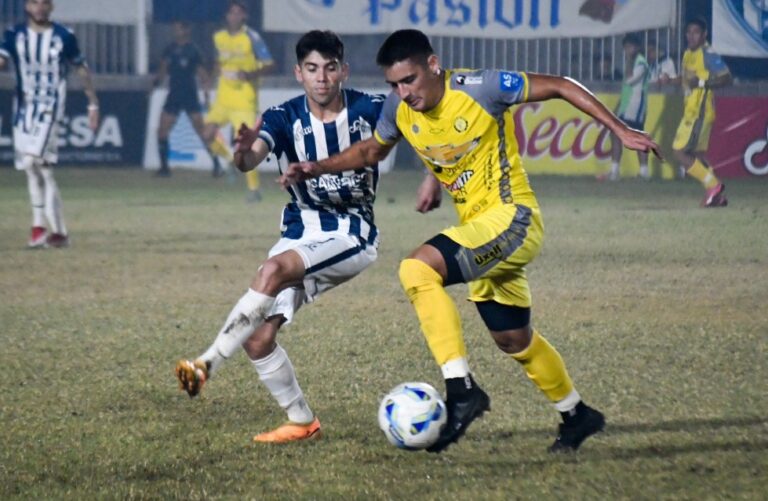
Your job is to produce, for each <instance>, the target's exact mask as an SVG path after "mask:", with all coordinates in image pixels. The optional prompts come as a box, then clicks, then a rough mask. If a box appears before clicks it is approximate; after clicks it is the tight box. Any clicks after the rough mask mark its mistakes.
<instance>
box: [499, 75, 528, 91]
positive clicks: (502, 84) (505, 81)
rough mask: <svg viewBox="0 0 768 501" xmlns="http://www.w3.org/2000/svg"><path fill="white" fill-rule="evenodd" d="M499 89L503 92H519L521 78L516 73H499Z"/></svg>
mask: <svg viewBox="0 0 768 501" xmlns="http://www.w3.org/2000/svg"><path fill="white" fill-rule="evenodd" d="M499 88H500V89H501V90H503V91H505V92H519V91H520V90H521V89H522V88H523V77H521V76H520V75H519V74H517V73H510V72H508V71H502V72H501V73H499Z"/></svg>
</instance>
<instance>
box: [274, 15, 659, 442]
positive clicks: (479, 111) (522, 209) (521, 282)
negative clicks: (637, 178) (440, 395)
mask: <svg viewBox="0 0 768 501" xmlns="http://www.w3.org/2000/svg"><path fill="white" fill-rule="evenodd" d="M376 62H377V63H378V64H379V65H380V66H381V67H382V68H383V69H384V75H385V78H386V80H387V82H388V83H389V84H390V86H391V87H392V93H391V94H390V95H389V96H388V97H387V99H386V101H385V103H384V107H383V108H382V112H381V116H380V117H379V120H378V121H377V124H376V130H375V132H374V136H373V137H372V138H369V139H366V140H364V141H360V142H358V143H355V144H353V145H352V146H350V147H349V148H347V149H346V150H344V151H343V152H341V153H340V154H338V155H334V156H332V157H330V158H327V159H325V160H320V161H307V162H301V163H295V164H291V165H289V166H288V169H287V170H286V171H285V174H283V176H282V178H281V182H282V184H283V185H284V186H291V185H294V184H295V185H296V186H301V184H302V183H306V180H307V179H312V178H317V177H319V176H322V177H325V176H328V175H329V174H333V173H337V172H345V171H349V170H350V169H354V168H358V167H361V166H363V165H369V164H370V163H372V162H376V161H378V160H380V159H381V158H383V157H384V156H385V155H387V154H388V153H389V151H390V150H391V148H392V147H393V146H394V145H395V143H397V141H399V140H400V139H402V138H405V139H406V140H407V141H408V142H409V143H410V144H411V145H412V146H413V147H414V149H415V150H416V152H417V153H418V154H419V156H420V157H421V158H422V160H423V161H424V164H425V165H426V167H427V168H428V169H429V171H430V172H431V173H432V175H433V176H434V177H433V176H432V175H430V176H428V177H427V178H426V179H425V181H424V183H431V184H432V186H434V188H435V191H436V190H439V189H440V188H439V187H440V184H442V186H443V187H445V188H446V189H447V190H448V191H449V192H450V194H451V197H452V198H453V203H454V205H455V207H456V211H457V213H458V216H459V223H458V224H457V225H456V226H453V227H450V228H447V229H445V230H443V231H442V232H441V233H440V234H438V235H436V236H434V237H433V238H431V239H429V240H427V241H426V242H425V243H424V244H422V245H420V246H419V247H417V248H416V249H415V250H414V251H413V252H412V253H411V254H410V255H409V256H408V257H407V258H406V259H404V260H403V261H402V262H401V263H400V273H399V274H400V281H401V283H402V286H403V289H404V291H405V293H406V294H407V296H408V298H409V299H410V301H411V303H412V304H413V307H414V309H415V310H416V315H417V317H418V319H419V322H420V324H421V330H422V332H423V333H424V336H425V337H426V340H427V344H428V346H429V348H430V350H431V351H432V355H433V356H434V358H435V361H436V362H437V363H438V365H439V366H440V369H441V371H442V373H443V377H444V378H445V385H446V407H447V411H448V422H447V423H446V426H445V427H444V428H443V430H442V431H441V433H440V438H439V439H438V441H437V442H436V443H435V444H434V445H432V446H431V447H430V448H428V449H427V450H428V451H430V452H440V451H442V450H444V449H445V448H446V447H448V446H449V445H450V444H452V443H453V442H455V441H457V440H458V439H459V438H460V437H461V436H462V435H463V434H464V432H465V431H466V429H467V427H468V426H469V425H470V423H472V421H474V420H475V419H477V418H478V417H480V416H481V415H482V414H483V413H484V412H486V411H487V410H489V408H490V399H489V397H488V395H487V394H486V393H485V392H484V391H483V390H482V389H481V388H480V386H479V385H478V384H477V382H476V381H475V380H474V378H473V377H472V375H471V373H470V370H469V364H468V361H467V358H466V356H467V350H466V347H465V345H464V339H463V334H462V330H461V319H460V318H459V312H458V310H457V308H456V305H455V304H454V302H453V300H452V299H451V297H450V296H449V295H448V294H447V292H446V290H445V287H447V286H449V285H453V284H458V283H466V284H468V286H469V300H470V301H472V302H474V303H475V305H476V307H477V310H478V312H479V314H480V317H481V318H482V319H483V321H484V322H485V324H486V327H487V328H488V330H489V332H490V334H491V337H492V338H493V340H494V341H495V342H496V345H497V346H498V347H499V349H500V350H501V351H503V352H505V353H507V354H509V356H510V358H511V359H512V360H514V361H515V362H517V363H519V364H520V365H521V366H522V368H523V369H524V370H525V372H526V374H527V375H528V377H529V378H530V379H531V381H533V383H534V384H535V385H536V386H537V388H538V389H539V390H540V391H541V392H542V393H543V394H544V395H545V396H546V397H547V399H548V400H549V401H550V402H551V403H552V404H553V407H554V408H555V409H556V410H557V411H559V412H560V415H561V417H562V420H563V422H562V424H561V425H560V428H559V430H558V436H557V438H556V439H555V442H554V443H553V444H552V446H551V447H550V450H551V451H553V452H560V451H574V450H576V449H577V448H578V447H579V446H580V445H581V443H582V442H583V441H584V440H585V439H586V438H587V437H589V436H590V435H593V434H594V433H597V432H598V431H600V430H601V429H602V428H603V426H604V425H605V418H604V417H603V415H602V413H600V412H599V411H597V410H595V409H593V408H591V407H589V406H587V405H586V404H585V403H584V402H582V400H581V396H580V395H579V393H578V391H577V390H576V388H575V386H574V384H573V381H571V378H570V376H569V375H568V372H567V370H566V368H565V363H564V362H563V359H562V358H561V356H560V354H559V353H558V352H557V350H555V348H554V347H553V346H552V345H551V344H550V343H549V342H547V340H546V339H545V338H544V336H542V335H541V334H540V333H539V332H538V331H537V330H536V329H534V328H533V326H532V325H531V293H530V289H529V286H528V279H527V277H526V272H525V267H526V265H527V264H528V263H530V262H531V261H532V260H533V259H534V258H535V257H536V255H538V253H539V251H540V250H541V245H542V240H543V232H544V227H543V223H542V218H541V211H540V209H539V205H538V202H537V200H536V196H535V194H534V192H533V190H532V189H531V186H530V184H529V182H528V176H527V174H526V173H525V170H524V169H523V165H522V160H521V157H520V150H519V147H518V144H517V139H516V137H515V121H514V118H513V111H512V110H511V106H513V105H515V104H517V103H521V102H532V101H544V100H547V99H564V100H565V101H567V102H569V103H571V104H572V105H574V106H575V107H577V108H578V109H580V110H581V111H583V112H585V113H587V114H588V115H590V116H592V117H593V118H595V119H596V120H597V121H599V122H601V123H602V124H604V125H606V126H607V127H608V128H609V129H610V130H611V131H612V132H614V133H615V134H616V135H617V136H618V137H619V138H620V139H621V141H622V143H623V144H624V146H626V147H628V148H631V149H634V150H646V151H648V150H653V151H658V145H657V144H656V143H654V142H653V141H652V140H651V139H650V138H649V137H648V135H647V134H645V133H644V132H642V131H638V130H634V129H631V128H629V127H627V126H626V124H624V123H623V122H622V121H621V120H619V119H618V118H617V117H616V116H615V115H614V114H613V113H611V112H610V110H608V109H607V108H606V107H605V106H604V105H603V104H602V103H601V102H600V101H598V100H597V99H596V98H595V96H594V95H592V94H591V93H590V92H589V91H587V90H586V89H585V88H584V87H582V86H581V85H580V84H578V83H577V82H575V81H573V80H571V79H568V78H561V77H555V76H550V75H538V74H533V73H522V72H517V71H499V70H444V69H442V68H441V67H440V64H439V60H438V58H437V55H436V54H435V53H434V51H433V50H432V45H431V44H430V42H429V39H428V38H427V36H426V35H424V33H422V32H420V31H418V30H400V31H396V32H394V33H393V34H391V35H390V36H389V37H388V38H387V40H386V41H385V42H384V44H383V45H382V46H381V48H380V49H379V53H378V56H377V57H376ZM424 183H422V188H424ZM435 191H432V192H430V191H429V189H424V190H422V189H420V190H419V201H418V203H417V207H419V208H420V210H423V211H426V210H429V208H430V207H432V206H433V204H432V203H431V202H432V201H434V200H435V197H434V193H435ZM430 199H431V200H430ZM425 201H426V202H429V203H426V204H425V203H422V202H425Z"/></svg>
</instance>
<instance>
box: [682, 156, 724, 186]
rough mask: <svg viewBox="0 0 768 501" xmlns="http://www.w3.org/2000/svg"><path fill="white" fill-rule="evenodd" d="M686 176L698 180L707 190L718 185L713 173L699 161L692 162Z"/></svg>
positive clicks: (718, 181)
mask: <svg viewBox="0 0 768 501" xmlns="http://www.w3.org/2000/svg"><path fill="white" fill-rule="evenodd" d="M688 175H689V176H691V177H693V178H696V179H698V180H699V182H700V183H701V184H702V185H704V188H706V189H708V190H709V189H712V188H714V187H715V186H717V185H718V184H720V180H719V179H717V176H715V171H713V170H712V168H711V167H707V166H706V165H704V164H703V163H702V162H701V160H699V159H696V160H694V162H693V165H691V167H690V168H689V169H688Z"/></svg>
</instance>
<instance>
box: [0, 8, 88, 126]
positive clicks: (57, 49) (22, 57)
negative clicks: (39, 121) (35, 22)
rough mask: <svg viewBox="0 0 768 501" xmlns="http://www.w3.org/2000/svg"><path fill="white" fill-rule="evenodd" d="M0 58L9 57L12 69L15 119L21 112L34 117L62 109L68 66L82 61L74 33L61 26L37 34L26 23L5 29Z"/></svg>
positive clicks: (53, 25) (55, 112)
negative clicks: (14, 79)
mask: <svg viewBox="0 0 768 501" xmlns="http://www.w3.org/2000/svg"><path fill="white" fill-rule="evenodd" d="M0 57H5V58H6V59H12V60H13V63H14V66H15V69H16V99H17V101H16V106H17V115H16V119H17V120H19V119H20V118H21V114H22V113H21V112H22V110H23V109H25V108H26V113H31V114H32V115H33V116H38V115H39V114H41V113H53V114H54V116H56V117H59V116H60V115H61V113H62V112H63V109H64V98H65V96H66V81H67V71H68V69H69V65H75V66H79V65H82V64H85V60H84V58H83V55H82V54H81V53H80V48H79V47H78V44H77V38H75V35H74V33H72V32H71V31H69V30H68V29H67V28H65V27H64V26H62V25H60V24H57V23H51V26H50V27H49V28H48V29H46V30H44V31H42V32H40V33H38V32H36V31H34V30H31V29H29V28H28V26H27V24H26V23H22V24H18V25H16V26H14V27H12V28H9V29H8V30H6V32H5V35H4V37H3V41H2V45H0Z"/></svg>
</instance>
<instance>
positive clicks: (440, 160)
mask: <svg viewBox="0 0 768 501" xmlns="http://www.w3.org/2000/svg"><path fill="white" fill-rule="evenodd" d="M478 144H480V138H479V137H476V138H474V139H472V140H470V141H467V142H466V143H462V144H459V145H454V144H438V145H435V146H426V147H424V148H416V151H417V152H418V154H419V155H421V157H422V158H424V159H426V160H427V161H429V162H431V163H433V164H435V165H439V166H450V165H455V164H456V163H458V162H459V160H461V159H462V158H464V156H465V155H466V154H467V153H469V152H470V151H472V150H474V149H475V148H476V147H477V145H478Z"/></svg>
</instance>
